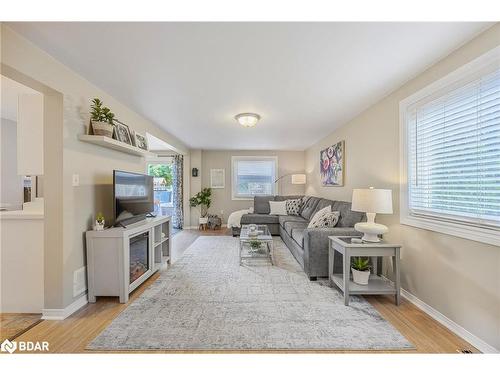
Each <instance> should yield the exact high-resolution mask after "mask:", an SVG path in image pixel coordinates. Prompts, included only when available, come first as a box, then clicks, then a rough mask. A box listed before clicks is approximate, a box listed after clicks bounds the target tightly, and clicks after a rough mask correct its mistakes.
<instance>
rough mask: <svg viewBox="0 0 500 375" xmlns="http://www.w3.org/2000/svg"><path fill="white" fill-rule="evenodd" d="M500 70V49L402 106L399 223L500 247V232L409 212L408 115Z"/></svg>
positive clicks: (400, 120) (461, 69) (463, 67)
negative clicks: (424, 103)
mask: <svg viewBox="0 0 500 375" xmlns="http://www.w3.org/2000/svg"><path fill="white" fill-rule="evenodd" d="M498 67H500V47H496V48H494V49H492V50H490V51H489V52H487V53H485V54H483V55H482V56H480V57H478V58H477V59H475V60H473V61H471V62H469V63H468V64H466V65H464V66H462V67H460V68H459V69H457V70H455V71H453V72H452V73H450V74H448V75H446V76H445V77H443V78H441V79H439V80H437V81H435V82H433V83H431V84H430V85H428V86H426V87H424V88H422V89H421V90H419V91H417V92H416V93H414V94H413V95H411V96H409V97H407V98H405V99H403V100H402V101H401V102H400V103H399V135H400V139H399V146H400V147H399V155H400V195H399V197H400V199H399V201H400V202H399V203H400V204H399V207H400V210H399V215H400V218H399V219H400V223H401V224H404V225H409V226H413V227H417V228H421V229H427V230H431V231H434V232H438V233H444V234H448V235H452V236H455V237H460V238H465V239H468V240H472V241H477V242H482V243H487V244H490V245H496V246H500V231H499V230H498V229H495V228H491V227H484V226H479V225H478V226H476V225H471V224H466V223H460V222H454V221H450V220H449V219H446V218H445V217H439V216H438V215H436V216H434V217H431V216H427V215H426V216H423V215H415V214H412V213H411V212H410V207H409V186H408V172H409V170H408V169H409V168H408V159H409V158H408V152H409V149H408V143H409V142H408V129H407V112H408V109H409V108H410V107H412V106H414V105H415V104H416V103H418V102H419V101H421V100H423V99H424V98H428V97H433V96H436V97H439V96H442V95H444V94H445V93H446V92H449V91H451V90H454V89H456V88H459V87H462V86H464V85H466V84H467V83H468V82H471V81H473V80H474V79H477V78H478V77H479V76H481V75H483V74H485V73H486V72H487V71H488V70H493V69H497V68H498Z"/></svg>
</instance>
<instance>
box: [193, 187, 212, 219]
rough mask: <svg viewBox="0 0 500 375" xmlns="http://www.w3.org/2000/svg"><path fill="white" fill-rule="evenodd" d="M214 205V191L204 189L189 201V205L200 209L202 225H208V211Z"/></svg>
mask: <svg viewBox="0 0 500 375" xmlns="http://www.w3.org/2000/svg"><path fill="white" fill-rule="evenodd" d="M211 203H212V189H210V188H204V189H202V190H201V191H200V192H199V193H198V194H196V195H195V196H194V197H191V198H190V199H189V205H190V206H191V207H198V206H199V207H200V219H199V224H200V225H206V224H207V223H208V209H209V208H210V204H211Z"/></svg>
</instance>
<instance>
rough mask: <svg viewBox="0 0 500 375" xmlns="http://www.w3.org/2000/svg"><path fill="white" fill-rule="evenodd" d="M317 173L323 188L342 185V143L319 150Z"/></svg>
mask: <svg viewBox="0 0 500 375" xmlns="http://www.w3.org/2000/svg"><path fill="white" fill-rule="evenodd" d="M319 173H320V178H321V184H322V185H323V186H343V185H344V141H340V142H338V143H336V144H334V145H333V146H330V147H327V148H325V149H324V150H321V152H320V153H319Z"/></svg>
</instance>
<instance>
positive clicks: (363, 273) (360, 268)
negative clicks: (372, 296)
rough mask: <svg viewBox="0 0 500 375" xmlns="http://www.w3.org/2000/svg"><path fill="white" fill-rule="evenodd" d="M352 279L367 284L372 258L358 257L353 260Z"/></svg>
mask: <svg viewBox="0 0 500 375" xmlns="http://www.w3.org/2000/svg"><path fill="white" fill-rule="evenodd" d="M351 271H352V280H353V281H354V282H355V283H356V284H361V285H367V284H368V279H369V278H370V259H369V258H363V257H357V258H353V259H352V262H351Z"/></svg>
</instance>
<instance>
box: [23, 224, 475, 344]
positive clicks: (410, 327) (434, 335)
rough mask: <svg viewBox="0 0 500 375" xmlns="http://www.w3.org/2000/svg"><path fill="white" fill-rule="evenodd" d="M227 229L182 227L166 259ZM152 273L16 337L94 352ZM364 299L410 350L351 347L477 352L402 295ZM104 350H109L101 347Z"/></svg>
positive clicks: (174, 256) (221, 233)
mask: <svg viewBox="0 0 500 375" xmlns="http://www.w3.org/2000/svg"><path fill="white" fill-rule="evenodd" d="M227 234H228V231H227V230H226V229H225V228H223V229H222V230H218V231H210V230H208V231H203V232H199V231H196V230H184V231H182V232H180V233H178V234H176V235H175V236H174V238H173V243H172V248H173V249H172V252H173V254H172V259H173V261H174V262H175V260H176V259H178V258H179V257H180V256H182V253H183V252H184V250H185V249H186V248H187V247H188V246H189V245H190V244H191V243H192V242H193V241H194V240H195V239H196V238H197V237H198V236H200V235H218V236H220V235H227ZM158 276H159V275H158V274H155V275H153V276H152V277H151V278H150V279H149V280H147V281H146V282H145V283H144V284H143V285H141V286H140V287H139V288H137V289H136V290H135V291H134V292H133V293H132V294H131V296H130V300H129V302H128V303H126V304H120V303H118V298H103V297H101V298H98V300H97V303H94V304H87V305H86V306H84V307H82V308H81V309H80V310H78V311H77V312H76V313H74V314H73V315H72V316H70V317H69V318H67V319H65V320H63V321H43V322H42V323H40V324H38V325H36V326H35V327H33V328H32V329H30V330H29V331H28V332H26V333H24V334H23V335H21V336H19V337H18V340H30V341H48V342H49V345H50V352H51V353H96V351H90V350H86V349H85V348H86V346H87V345H88V344H89V343H90V342H91V341H92V340H93V339H94V338H95V337H96V336H97V335H98V334H99V333H100V332H101V331H102V330H104V329H105V328H106V327H107V326H108V325H109V324H110V323H111V322H112V321H113V319H114V318H116V317H117V316H118V315H119V314H120V312H122V311H123V310H124V309H125V308H126V307H127V306H128V305H129V304H130V303H132V301H134V300H135V299H136V298H137V297H138V296H140V295H141V294H142V293H143V292H144V290H146V289H147V288H148V287H149V286H150V285H151V284H152V283H153V282H154V281H155V280H156V279H157V278H158ZM366 299H367V300H368V302H369V303H371V304H372V305H373V307H374V308H375V309H376V310H377V311H378V312H379V313H380V314H381V315H382V317H383V318H384V319H386V320H387V321H388V322H390V323H391V324H392V325H393V326H394V327H395V328H396V329H397V330H398V331H399V332H401V334H402V335H404V336H405V337H406V338H407V339H408V340H409V341H410V342H411V343H412V344H413V345H414V346H415V348H416V349H414V350H400V351H382V350H381V351H373V350H372V351H355V352H356V353H362V352H368V353H373V352H377V353H379V352H387V353H456V352H457V351H459V350H462V349H469V350H471V351H473V352H477V349H476V348H474V347H473V346H472V345H470V344H469V343H467V342H466V341H465V340H463V339H461V338H460V337H458V336H457V335H455V334H454V333H452V332H451V331H450V330H448V329H447V328H446V327H444V326H443V325H442V324H440V323H438V322H437V321H435V320H434V319H432V318H431V317H430V316H429V315H427V314H426V313H424V312H423V311H422V310H420V309H418V308H417V307H416V306H415V305H413V304H412V303H410V302H408V301H406V300H405V299H402V303H401V304H400V306H396V305H395V304H394V299H393V298H390V297H388V296H367V297H366ZM117 352H118V351H117ZM121 352H126V353H129V352H134V353H136V352H137V353H140V352H144V353H151V352H154V353H173V352H175V353H242V352H244V353H262V352H273V353H276V352H279V353H296V352H314V353H331V352H335V353H346V352H349V351H345V350H338V351H332V350H308V351H304V350H300V351H294V350H273V351H260V350H259V351H256V350H252V351H241V350H225V351H213V350H210V351H189V350H168V351H165V350H154V351H151V350H148V351H121ZM104 353H112V352H110V351H105V352H104Z"/></svg>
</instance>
